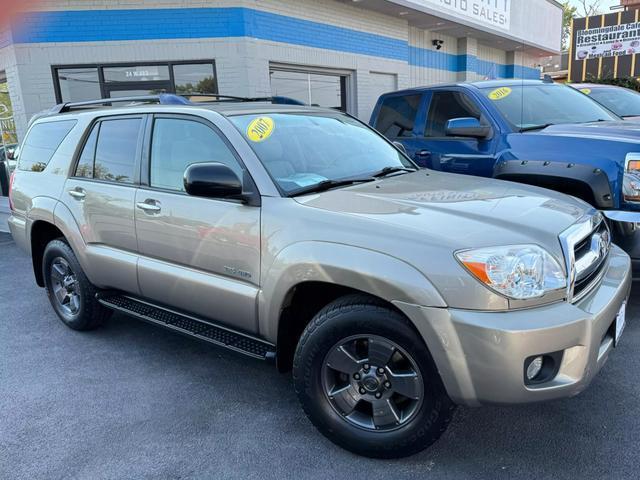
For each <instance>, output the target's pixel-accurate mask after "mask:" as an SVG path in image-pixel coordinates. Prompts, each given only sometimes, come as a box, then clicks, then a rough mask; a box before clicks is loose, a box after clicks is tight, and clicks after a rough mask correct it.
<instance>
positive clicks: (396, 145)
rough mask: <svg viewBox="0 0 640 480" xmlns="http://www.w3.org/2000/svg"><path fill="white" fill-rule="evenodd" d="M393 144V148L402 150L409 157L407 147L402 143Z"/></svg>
mask: <svg viewBox="0 0 640 480" xmlns="http://www.w3.org/2000/svg"><path fill="white" fill-rule="evenodd" d="M391 143H393V146H394V147H396V148H397V149H398V150H400V151H401V152H402V153H404V154H405V155H407V149H406V148H405V146H404V145H403V144H402V143H400V142H391Z"/></svg>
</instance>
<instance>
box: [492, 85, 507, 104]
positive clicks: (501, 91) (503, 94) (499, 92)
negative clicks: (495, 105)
mask: <svg viewBox="0 0 640 480" xmlns="http://www.w3.org/2000/svg"><path fill="white" fill-rule="evenodd" d="M511 92H512V90H511V89H510V88H509V87H500V88H496V89H495V90H493V91H492V92H491V93H489V99H490V100H493V101H496V100H502V99H503V98H507V97H508V96H509V95H511Z"/></svg>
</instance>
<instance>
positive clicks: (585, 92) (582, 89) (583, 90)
mask: <svg viewBox="0 0 640 480" xmlns="http://www.w3.org/2000/svg"><path fill="white" fill-rule="evenodd" d="M580 91H581V92H582V93H584V94H585V95H591V89H590V88H581V89H580Z"/></svg>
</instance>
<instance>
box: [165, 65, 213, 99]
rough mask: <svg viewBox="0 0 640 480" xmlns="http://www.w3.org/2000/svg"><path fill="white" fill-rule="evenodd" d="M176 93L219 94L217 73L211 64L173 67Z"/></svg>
mask: <svg viewBox="0 0 640 480" xmlns="http://www.w3.org/2000/svg"><path fill="white" fill-rule="evenodd" d="M173 79H174V83H175V87H176V93H178V94H187V93H217V92H218V88H217V85H216V77H215V72H214V70H213V64H211V63H194V64H185V65H182V64H179V65H174V66H173Z"/></svg>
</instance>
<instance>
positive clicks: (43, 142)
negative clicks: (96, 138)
mask: <svg viewBox="0 0 640 480" xmlns="http://www.w3.org/2000/svg"><path fill="white" fill-rule="evenodd" d="M76 123H77V121H76V120H65V121H62V122H45V123H38V124H36V125H34V126H33V127H31V130H30V131H29V135H27V138H25V140H24V142H23V144H22V148H21V152H20V160H19V164H18V169H19V170H27V171H31V172H41V171H43V170H44V169H45V168H46V167H47V165H48V164H49V162H50V161H51V158H52V157H53V154H54V153H56V150H58V147H59V146H60V144H61V143H62V141H63V140H64V139H65V137H66V136H67V135H68V134H69V132H70V131H71V130H72V129H73V127H74V126H75V125H76Z"/></svg>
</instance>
